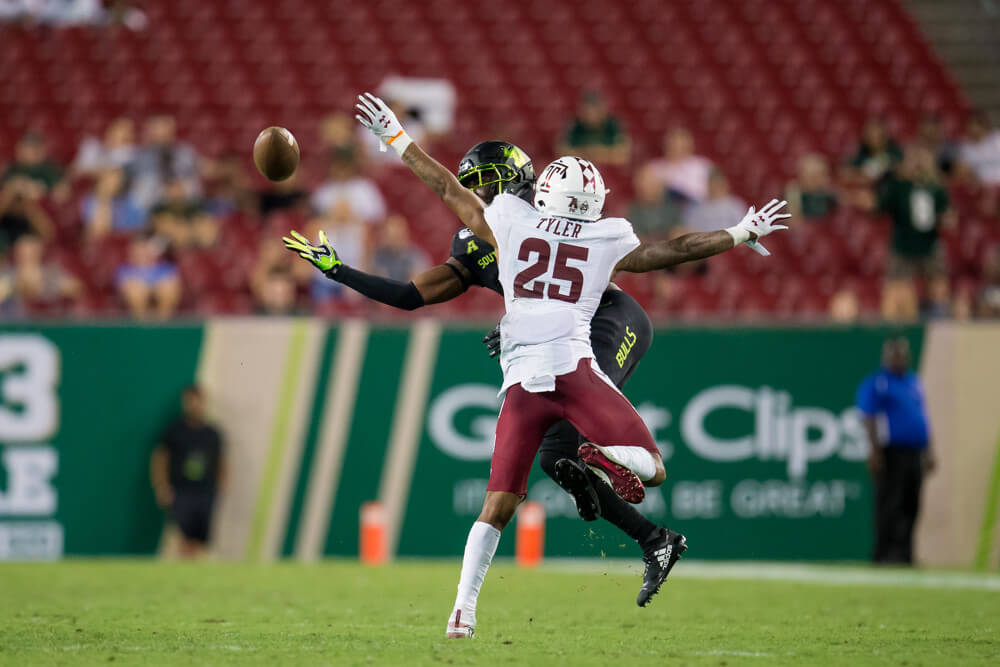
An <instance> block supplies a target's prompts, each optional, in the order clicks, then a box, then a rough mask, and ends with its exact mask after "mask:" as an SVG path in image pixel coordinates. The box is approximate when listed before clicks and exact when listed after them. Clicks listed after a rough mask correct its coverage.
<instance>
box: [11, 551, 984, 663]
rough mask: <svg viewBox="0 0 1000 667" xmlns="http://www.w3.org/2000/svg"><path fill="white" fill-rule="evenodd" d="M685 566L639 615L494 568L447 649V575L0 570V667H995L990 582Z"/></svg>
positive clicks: (565, 582)
mask: <svg viewBox="0 0 1000 667" xmlns="http://www.w3.org/2000/svg"><path fill="white" fill-rule="evenodd" d="M685 565H688V563H686V562H685V561H681V563H680V564H679V565H678V567H677V568H676V569H675V571H674V575H672V577H673V578H672V579H671V581H669V582H668V583H667V585H666V587H665V588H664V590H663V591H662V592H661V593H660V595H659V596H657V597H656V598H654V601H653V604H652V606H651V607H649V608H647V609H639V608H637V607H636V606H635V603H634V599H635V594H636V591H637V589H638V585H639V577H638V575H636V574H635V573H622V572H621V568H620V567H618V566H615V565H611V564H608V565H606V566H605V565H601V564H597V565H596V566H591V567H589V568H588V567H587V566H584V567H577V568H576V569H577V570H578V571H573V569H566V568H562V567H560V566H558V565H555V566H553V567H552V568H547V569H543V570H539V571H523V570H517V569H515V568H514V567H513V565H511V564H507V563H498V564H496V565H495V566H494V568H493V569H492V570H491V571H490V574H489V578H488V579H487V581H486V585H485V587H484V589H483V595H482V598H481V601H480V610H479V633H478V635H477V637H476V638H475V639H474V640H471V641H465V640H459V641H455V640H449V641H446V640H445V639H444V625H445V621H446V620H447V615H448V611H449V610H450V605H451V603H452V601H453V599H454V590H455V584H456V582H457V579H458V570H459V563H458V561H457V560H456V561H454V562H427V563H424V562H411V563H405V562H404V563H402V564H397V565H393V566H390V567H384V568H365V567H362V566H360V565H357V564H355V563H352V562H328V563H323V564H318V565H302V564H281V565H275V566H263V565H234V564H221V563H199V564H177V563H157V562H153V561H117V560H108V561H66V562H62V563H52V564H44V563H40V564H0V665H18V666H20V665H81V664H88V665H90V664H92V665H108V664H114V665H406V666H407V667H411V666H415V665H518V666H522V665H546V666H547V667H555V666H557V665H615V666H617V667H625V666H626V665H638V664H670V665H744V664H746V665H782V664H787V665H793V664H794V665H802V664H816V665H848V664H849V665H868V664H878V665H941V664H947V665H955V664H981V665H987V664H990V665H998V664H1000V585H998V584H1000V580H998V578H997V577H996V576H994V577H992V578H988V577H982V578H980V579H977V578H976V577H974V576H969V577H966V578H965V579H957V578H956V579H953V578H950V575H947V574H943V575H933V574H931V575H926V574H918V575H915V576H911V575H909V574H907V573H902V574H901V573H899V572H896V571H886V572H884V573H883V572H879V571H873V570H870V569H867V568H858V569H856V570H851V569H844V568H831V569H829V570H826V569H822V568H812V569H808V570H804V572H805V574H804V576H802V577H800V578H801V579H802V580H800V581H794V580H782V579H783V578H786V577H785V572H787V573H791V574H794V573H795V572H797V571H798V570H796V568H794V567H790V568H787V570H786V569H785V568H782V567H778V568H773V569H772V570H769V571H767V572H766V573H765V574H764V575H761V576H755V575H753V571H752V570H748V571H746V572H744V573H741V572H740V571H736V572H735V573H733V572H729V573H728V574H727V573H725V572H723V571H722V570H719V572H720V573H721V576H716V575H715V574H714V573H715V572H716V571H717V570H716V569H715V568H717V567H718V566H713V565H706V564H698V563H694V562H692V563H690V565H689V568H688V569H689V574H688V576H685ZM609 568H610V571H608V570H609ZM827 571H829V572H830V573H832V574H839V575H840V577H839V579H837V578H833V579H832V580H831V579H830V578H828V577H827V576H826V574H825V573H826V572H827ZM855 574H857V575H858V576H857V577H855V576H854V575H855ZM883 575H884V576H885V577H886V578H887V579H892V580H893V581H895V583H894V584H893V585H872V584H871V583H865V582H866V580H872V578H873V577H876V578H877V577H881V576H883ZM897 575H898V576H897ZM741 577H742V578H741ZM749 577H753V578H749ZM792 578H793V579H794V578H795V577H792ZM956 581H958V582H959V585H961V586H963V587H958V586H956V585H955V582H956ZM963 581H964V582H965V583H961V582H963ZM969 582H971V583H969Z"/></svg>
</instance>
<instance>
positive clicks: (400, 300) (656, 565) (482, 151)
mask: <svg viewBox="0 0 1000 667" xmlns="http://www.w3.org/2000/svg"><path fill="white" fill-rule="evenodd" d="M457 175H458V180H459V182H460V183H461V184H462V185H463V186H465V187H466V188H469V189H470V190H473V191H474V192H475V193H476V194H477V195H478V196H479V197H480V198H481V199H482V200H483V201H484V202H485V203H487V204H489V203H490V202H491V201H492V200H493V198H494V197H495V196H496V195H497V194H498V193H500V192H506V193H510V194H514V195H516V196H518V197H521V198H522V199H524V200H526V201H528V202H529V203H530V202H531V200H532V195H533V192H534V182H535V173H534V169H533V167H532V164H531V159H530V158H529V157H528V156H527V154H525V152H524V151H523V150H521V149H520V148H518V147H517V146H515V145H513V144H510V143H508V142H504V141H484V142H482V143H479V144H476V145H475V146H473V147H472V148H471V149H470V150H469V151H468V153H466V154H465V156H464V157H463V158H462V160H461V162H460V163H459V168H458V174H457ZM292 236H294V237H295V238H294V239H288V238H286V239H285V245H286V246H287V247H288V248H289V249H290V250H292V251H294V252H297V253H299V254H300V255H301V256H302V257H303V258H305V259H307V260H309V261H311V262H312V263H313V264H315V265H316V266H317V267H318V268H320V269H321V270H323V272H324V274H325V275H326V276H327V277H328V278H330V279H331V280H335V281H337V282H339V283H341V284H343V285H346V286H348V287H350V288H351V289H354V290H356V291H358V292H360V293H361V294H363V295H365V296H367V297H368V298H370V299H374V300H375V301H380V302H381V303H385V304H388V305H390V306H394V307H396V308H402V309H404V310H414V309H416V308H420V307H422V306H428V305H431V304H435V303H442V302H444V301H448V300H449V299H453V298H455V297H457V296H459V295H460V294H462V293H464V292H465V291H466V290H468V289H469V287H470V286H476V287H485V288H487V289H491V290H493V291H494V292H497V293H498V294H502V289H501V287H500V281H499V275H498V271H497V262H496V252H495V250H494V249H493V247H492V246H491V245H490V244H488V243H487V242H486V241H483V240H482V239H481V238H479V237H477V236H475V235H474V234H473V233H472V230H470V229H469V228H467V227H465V228H462V229H460V230H459V231H458V232H457V233H456V234H455V236H454V237H453V238H452V243H451V254H450V256H449V257H448V259H447V260H445V262H444V263H443V264H439V265H438V266H435V267H433V268H430V269H428V270H427V271H425V272H423V273H421V274H420V275H418V276H416V277H415V278H414V279H413V280H412V281H411V282H409V283H402V282H399V281H395V280H390V279H388V278H382V277H379V276H374V275H371V274H368V273H364V272H362V271H358V270H357V269H354V268H352V267H350V266H347V265H346V264H344V263H343V262H342V261H340V259H339V258H338V257H337V253H336V251H335V250H334V249H333V248H332V247H331V246H330V245H329V243H327V241H326V235H325V234H324V233H323V232H320V241H319V244H318V245H312V244H311V243H310V242H309V240H308V239H306V238H304V237H302V236H301V235H300V234H297V233H296V232H292ZM691 236H695V235H691ZM704 256H705V254H704V252H703V251H699V250H698V249H696V248H691V249H690V250H689V249H688V246H686V245H685V244H684V243H683V241H679V242H678V244H677V248H676V257H677V261H676V263H681V262H684V261H688V260H691V259H700V258H701V257H704ZM590 328H591V344H592V346H593V349H594V354H595V355H596V357H597V362H598V365H599V366H600V368H601V370H602V371H604V373H605V374H606V375H607V376H608V377H610V378H611V380H612V381H613V382H614V383H615V385H616V386H618V387H619V388H621V387H622V386H623V385H624V384H625V382H626V381H627V380H628V378H629V377H630V376H631V375H632V372H633V371H634V370H635V368H636V366H637V365H638V363H639V360H640V359H641V358H642V357H643V355H644V354H645V353H646V351H647V350H648V349H649V346H650V343H651V342H652V338H653V327H652V324H651V323H650V321H649V317H648V316H647V315H646V313H645V311H644V310H643V309H642V306H640V305H639V303H638V302H637V301H636V300H635V299H633V298H632V297H631V296H629V295H628V294H627V293H625V292H624V291H622V290H621V289H620V288H618V287H617V286H616V285H614V284H613V283H612V284H611V285H609V286H608V289H607V291H606V292H605V293H604V296H603V298H602V300H601V305H600V307H599V308H598V310H597V313H596V314H595V315H594V318H593V320H592V321H591V325H590ZM483 342H484V343H486V344H487V346H488V347H489V351H490V356H496V355H497V354H499V351H500V339H499V330H498V329H494V331H493V332H491V333H490V334H488V335H487V336H486V338H484V339H483ZM580 443H581V439H580V434H579V432H578V431H577V430H576V429H575V428H574V427H573V426H572V425H571V424H570V423H569V422H568V421H563V422H560V423H559V424H556V425H555V426H553V427H552V428H551V429H550V430H549V432H548V433H546V434H545V438H544V440H543V442H542V444H541V446H540V448H539V463H540V465H541V466H542V469H543V470H544V471H545V473H546V474H547V475H548V476H549V477H551V478H552V479H554V480H555V481H556V483H557V484H559V486H561V487H562V488H563V489H565V490H566V491H567V492H568V493H569V494H570V495H571V496H572V497H573V499H574V501H575V502H576V507H577V510H578V511H579V513H580V517H581V518H582V519H583V520H584V521H593V520H594V519H597V518H598V517H602V518H604V519H606V520H607V521H609V522H611V523H612V524H614V525H615V526H617V527H618V528H620V529H621V530H622V531H623V532H624V533H625V534H627V535H628V536H629V537H631V538H632V539H633V540H635V541H636V542H637V543H638V544H639V546H640V547H641V548H642V550H643V561H644V562H645V565H646V567H645V573H644V575H643V584H642V588H641V589H640V591H639V596H638V599H637V600H636V602H637V604H639V606H645V605H646V603H647V602H648V601H649V599H650V598H651V597H652V596H653V595H655V594H656V593H657V591H659V589H660V586H661V585H662V583H663V581H664V579H666V576H667V574H668V573H669V571H670V569H671V567H672V566H673V564H674V562H676V558H677V557H679V555H680V553H677V554H676V556H674V557H673V558H671V559H670V560H669V561H668V562H663V559H662V558H657V557H656V556H657V553H658V552H659V553H661V554H662V553H663V552H664V551H663V550H664V549H665V548H666V547H667V546H668V545H675V546H676V547H678V548H676V549H675V551H676V552H680V551H682V550H683V549H682V545H683V544H684V540H683V537H682V536H681V535H679V534H678V533H675V532H673V531H671V530H669V529H667V528H663V527H660V526H657V525H656V524H654V523H653V522H651V521H649V519H647V518H646V517H644V516H643V515H642V514H641V513H640V512H638V511H637V510H636V509H635V507H634V506H632V505H631V504H629V503H628V502H626V501H624V500H622V499H621V498H620V497H619V496H618V495H617V494H616V493H615V491H614V489H613V488H612V487H611V486H610V485H608V484H607V483H605V482H604V481H602V480H600V479H599V478H598V477H597V476H596V475H595V474H594V473H593V471H591V470H589V469H588V468H587V467H586V466H584V465H583V464H582V463H581V462H580V460H579V458H578V456H577V450H578V448H579V446H580Z"/></svg>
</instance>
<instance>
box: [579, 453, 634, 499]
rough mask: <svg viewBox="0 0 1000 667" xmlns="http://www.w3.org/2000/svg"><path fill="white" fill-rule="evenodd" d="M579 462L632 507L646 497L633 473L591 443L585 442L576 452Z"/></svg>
mask: <svg viewBox="0 0 1000 667" xmlns="http://www.w3.org/2000/svg"><path fill="white" fill-rule="evenodd" d="M577 453H578V454H579V456H580V460H581V461H583V462H584V463H586V464H587V467H588V468H590V469H591V470H593V471H594V474H595V475H597V476H598V477H600V478H601V479H603V480H604V481H606V482H607V483H608V484H610V485H611V488H613V489H614V490H615V493H617V494H618V495H619V496H621V498H622V500H624V501H626V502H630V503H632V504H633V505H635V504H638V503H641V502H642V499H643V498H645V497H646V487H645V486H643V485H642V480H641V479H639V476H638V475H636V474H635V473H634V472H632V471H631V470H629V469H628V468H626V467H625V466H623V465H622V464H620V463H618V462H617V461H614V460H612V459H611V458H609V457H608V456H607V455H606V454H605V453H604V451H603V450H602V449H601V447H599V446H597V445H595V444H594V443H592V442H585V443H583V444H582V445H580V449H579V450H577Z"/></svg>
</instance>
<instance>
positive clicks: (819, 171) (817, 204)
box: [785, 153, 838, 220]
mask: <svg viewBox="0 0 1000 667" xmlns="http://www.w3.org/2000/svg"><path fill="white" fill-rule="evenodd" d="M785 199H787V200H788V210H789V212H790V213H791V214H792V215H793V216H795V218H799V217H801V218H803V219H805V220H818V219H821V218H825V217H827V216H828V215H830V214H831V213H833V212H834V211H836V210H837V205H838V201H837V191H836V190H835V188H834V186H833V183H832V182H831V181H830V164H829V163H828V162H827V160H826V158H825V157H823V156H822V155H820V154H819V153H810V154H808V155H805V156H803V157H802V159H801V160H799V176H798V178H797V179H796V180H794V181H792V182H791V183H789V184H788V188H787V191H786V193H785Z"/></svg>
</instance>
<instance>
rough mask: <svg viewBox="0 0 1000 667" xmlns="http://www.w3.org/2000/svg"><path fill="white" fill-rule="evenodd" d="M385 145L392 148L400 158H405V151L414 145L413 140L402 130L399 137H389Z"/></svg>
mask: <svg viewBox="0 0 1000 667" xmlns="http://www.w3.org/2000/svg"><path fill="white" fill-rule="evenodd" d="M385 143H386V145H387V146H391V147H392V148H393V149H394V150H395V151H396V154H397V155H399V157H403V151H405V150H406V149H407V147H409V145H410V144H412V143H413V139H410V135H408V134H407V133H406V130H402V129H401V130H400V131H399V133H398V134H397V135H395V136H393V137H389V138H388V139H387V140H386V142H385Z"/></svg>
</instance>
